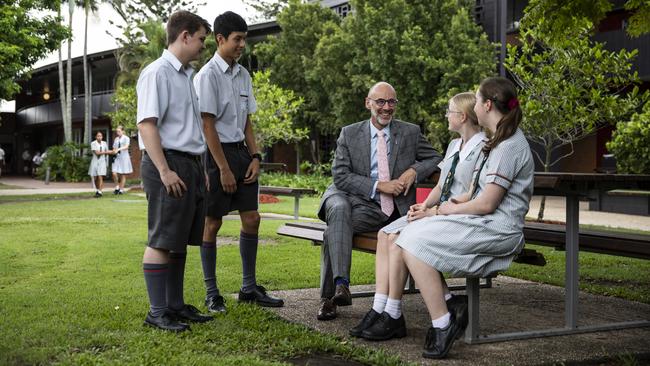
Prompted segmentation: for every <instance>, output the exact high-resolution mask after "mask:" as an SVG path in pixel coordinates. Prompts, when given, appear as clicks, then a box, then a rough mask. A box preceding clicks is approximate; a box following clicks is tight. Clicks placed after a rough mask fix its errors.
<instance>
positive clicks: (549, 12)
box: [522, 0, 650, 42]
mask: <svg viewBox="0 0 650 366" xmlns="http://www.w3.org/2000/svg"><path fill="white" fill-rule="evenodd" d="M614 5H615V4H614V2H613V1H611V0H571V1H565V0H530V2H529V3H528V6H527V7H526V10H525V16H524V17H523V19H522V26H523V27H526V28H531V27H536V28H538V29H539V31H540V32H543V33H544V34H546V35H547V36H548V37H549V41H551V42H552V41H555V40H561V39H564V38H565V37H566V35H567V34H572V33H573V31H574V30H579V29H580V28H582V27H583V26H584V22H585V21H587V22H589V23H590V24H591V27H590V29H591V30H592V31H593V30H595V27H594V25H597V24H598V23H599V22H600V21H601V20H602V19H604V18H605V16H606V15H607V13H608V12H609V11H611V10H613V9H614ZM624 9H625V10H626V11H628V12H629V13H630V17H629V18H628V24H627V28H626V31H627V33H628V34H629V35H630V36H633V37H638V36H640V35H642V34H646V33H650V1H647V0H626V1H625V4H624Z"/></svg>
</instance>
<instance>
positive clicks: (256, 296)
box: [239, 285, 284, 308]
mask: <svg viewBox="0 0 650 366" xmlns="http://www.w3.org/2000/svg"><path fill="white" fill-rule="evenodd" d="M239 301H240V302H252V303H255V304H257V305H259V306H266V307H270V308H280V307H283V306H284V300H282V299H278V298H277V297H273V296H269V295H268V294H267V293H266V289H265V288H264V286H258V285H256V286H255V288H254V289H253V291H251V292H243V291H241V290H240V291H239Z"/></svg>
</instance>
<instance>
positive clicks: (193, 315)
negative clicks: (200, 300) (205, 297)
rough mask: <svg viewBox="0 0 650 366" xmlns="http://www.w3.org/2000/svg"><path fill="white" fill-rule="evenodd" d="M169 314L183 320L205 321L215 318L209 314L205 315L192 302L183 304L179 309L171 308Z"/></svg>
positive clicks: (192, 321) (191, 321)
mask: <svg viewBox="0 0 650 366" xmlns="http://www.w3.org/2000/svg"><path fill="white" fill-rule="evenodd" d="M169 315H170V316H171V317H173V318H174V319H176V320H177V321H181V322H190V323H205V322H209V321H211V320H213V319H214V318H212V317H211V316H209V315H203V314H201V312H200V311H199V309H197V308H196V307H195V306H193V305H190V304H185V305H183V307H182V308H180V309H178V310H174V309H169Z"/></svg>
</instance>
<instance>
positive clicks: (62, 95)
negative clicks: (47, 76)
mask: <svg viewBox="0 0 650 366" xmlns="http://www.w3.org/2000/svg"><path fill="white" fill-rule="evenodd" d="M58 15H59V17H60V16H61V4H59V11H58ZM62 48H63V41H61V43H60V44H59V103H60V104H61V121H62V122H63V131H64V133H65V130H66V126H68V125H69V123H68V119H67V116H68V115H67V114H66V110H67V105H68V101H67V99H66V92H65V78H64V77H63V60H62V55H61V52H62V51H61V49H62Z"/></svg>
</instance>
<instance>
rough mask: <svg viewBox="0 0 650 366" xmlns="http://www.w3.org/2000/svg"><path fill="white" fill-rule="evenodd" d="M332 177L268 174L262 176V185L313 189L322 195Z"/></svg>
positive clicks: (280, 173)
mask: <svg viewBox="0 0 650 366" xmlns="http://www.w3.org/2000/svg"><path fill="white" fill-rule="evenodd" d="M330 183H332V177H330V176H326V175H323V174H304V175H295V174H287V173H282V172H268V173H263V174H262V175H260V185H263V186H275V187H291V188H312V189H315V190H316V191H317V192H318V195H322V194H323V193H324V192H325V190H326V189H327V186H329V185H330Z"/></svg>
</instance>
